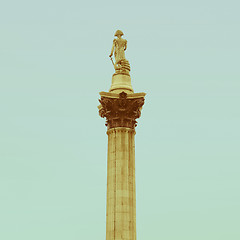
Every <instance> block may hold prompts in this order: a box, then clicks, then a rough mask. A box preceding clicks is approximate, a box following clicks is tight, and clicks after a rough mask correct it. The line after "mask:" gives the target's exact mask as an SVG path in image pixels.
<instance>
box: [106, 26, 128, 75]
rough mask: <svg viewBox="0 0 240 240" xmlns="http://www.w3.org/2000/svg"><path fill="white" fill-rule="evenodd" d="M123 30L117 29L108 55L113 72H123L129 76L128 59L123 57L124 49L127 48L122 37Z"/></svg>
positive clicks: (125, 41)
mask: <svg viewBox="0 0 240 240" xmlns="http://www.w3.org/2000/svg"><path fill="white" fill-rule="evenodd" d="M122 35H123V32H122V31H121V30H117V31H116V33H115V35H114V36H116V37H117V38H116V39H114V40H113V46H112V50H111V53H110V55H109V57H110V59H111V61H112V63H113V66H114V69H115V74H114V75H117V74H123V75H128V76H130V74H129V72H130V64H129V62H128V60H127V59H126V58H125V51H126V49H127V40H126V39H123V38H122ZM113 52H114V57H115V63H114V62H113V59H112V55H113Z"/></svg>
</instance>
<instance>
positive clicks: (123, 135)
mask: <svg viewBox="0 0 240 240" xmlns="http://www.w3.org/2000/svg"><path fill="white" fill-rule="evenodd" d="M107 134H108V166H107V215H106V240H136V192H135V145H134V144H135V143H134V142H135V141H134V136H135V130H133V129H130V128H126V127H117V128H111V129H109V130H108V131H107Z"/></svg>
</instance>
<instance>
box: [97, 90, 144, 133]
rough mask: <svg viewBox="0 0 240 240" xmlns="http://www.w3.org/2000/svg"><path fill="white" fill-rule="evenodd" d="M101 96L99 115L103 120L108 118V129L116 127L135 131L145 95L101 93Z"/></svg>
mask: <svg viewBox="0 0 240 240" xmlns="http://www.w3.org/2000/svg"><path fill="white" fill-rule="evenodd" d="M100 95H101V99H100V100H99V102H100V103H101V105H100V106H98V108H99V115H100V116H101V117H103V118H104V117H106V120H107V121H106V126H107V127H108V129H110V128H115V127H127V128H132V129H135V126H137V121H136V119H137V118H139V117H140V116H141V109H142V106H143V104H144V96H145V93H133V94H127V93H125V92H121V93H119V94H116V93H106V92H101V93H100Z"/></svg>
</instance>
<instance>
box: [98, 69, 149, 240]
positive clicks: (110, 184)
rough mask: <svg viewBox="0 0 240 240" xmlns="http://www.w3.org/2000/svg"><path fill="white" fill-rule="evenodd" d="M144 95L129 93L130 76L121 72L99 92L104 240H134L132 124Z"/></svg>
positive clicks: (134, 122) (133, 126)
mask: <svg viewBox="0 0 240 240" xmlns="http://www.w3.org/2000/svg"><path fill="white" fill-rule="evenodd" d="M145 95H146V94H145V93H133V88H132V86H131V78H130V76H127V75H122V74H118V75H113V79H112V86H111V88H110V90H109V92H100V96H101V99H100V100H99V101H100V103H101V105H99V106H98V108H99V115H100V116H101V117H103V118H106V126H107V135H108V156H107V211H106V240H136V190H135V133H136V132H135V127H136V126H137V121H136V119H137V118H139V117H140V115H141V109H142V106H143V104H144V97H145Z"/></svg>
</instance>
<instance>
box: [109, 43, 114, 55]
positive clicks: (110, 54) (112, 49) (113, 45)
mask: <svg viewBox="0 0 240 240" xmlns="http://www.w3.org/2000/svg"><path fill="white" fill-rule="evenodd" d="M114 48H115V39H114V40H113V45H112V50H111V53H110V55H109V57H111V56H112V55H113V51H114Z"/></svg>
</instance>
